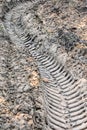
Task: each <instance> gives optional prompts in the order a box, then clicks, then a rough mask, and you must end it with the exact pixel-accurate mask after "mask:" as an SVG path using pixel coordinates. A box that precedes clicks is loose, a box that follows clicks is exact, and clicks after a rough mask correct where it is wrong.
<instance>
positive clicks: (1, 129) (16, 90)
mask: <svg viewBox="0 0 87 130" xmlns="http://www.w3.org/2000/svg"><path fill="white" fill-rule="evenodd" d="M2 3H3V2H2V1H0V10H1V8H2ZM2 13H3V12H1V14H0V17H1V19H2ZM37 19H39V20H40V22H42V23H43V24H44V28H43V30H44V31H45V35H47V37H45V41H46V43H45V44H47V45H46V46H47V47H48V48H47V49H49V48H51V50H50V51H53V53H54V54H55V55H56V56H57V58H58V59H59V61H60V62H61V63H62V64H63V65H64V66H65V67H66V69H68V70H69V71H70V72H71V73H72V75H73V76H74V77H75V78H78V79H82V78H84V79H87V1H86V0H70V1H69V0H61V1H60V0H48V1H47V2H45V3H44V4H42V5H40V6H38V10H37ZM42 27H43V26H42ZM46 38H47V39H46ZM48 43H49V44H48ZM41 81H42V79H41V77H40V74H39V70H38V67H37V62H36V60H35V59H34V58H33V57H32V56H31V55H30V53H29V52H28V51H27V50H26V49H24V48H21V49H20V48H18V46H16V45H15V44H14V43H12V42H11V41H10V39H9V37H8V36H7V34H6V33H5V28H4V26H3V22H2V20H0V130H41V129H43V124H44V118H45V117H44V116H43V114H44V110H43V105H42V102H43V96H42V89H41V88H42V85H41Z"/></svg>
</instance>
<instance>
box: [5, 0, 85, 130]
mask: <svg viewBox="0 0 87 130" xmlns="http://www.w3.org/2000/svg"><path fill="white" fill-rule="evenodd" d="M22 2H23V1H22ZM41 3H42V1H40V2H37V1H33V2H28V3H27V2H25V3H19V4H18V5H17V6H15V7H14V8H12V7H10V9H11V10H10V11H9V12H8V13H6V15H5V20H4V25H5V27H6V29H7V32H8V35H9V36H10V39H11V41H12V42H13V43H15V44H16V45H23V46H24V47H26V48H27V50H28V49H29V51H30V53H31V54H32V56H33V57H34V58H35V59H36V60H37V63H38V68H39V70H40V74H41V77H42V78H47V79H48V82H46V83H45V82H43V95H44V108H45V111H46V115H45V116H46V120H47V124H46V127H47V128H45V129H47V130H48V129H52V130H58V129H59V130H83V129H84V130H86V129H87V116H86V113H87V110H86V109H87V106H86V98H87V86H83V85H82V81H78V80H75V79H74V77H72V75H71V74H70V72H68V71H67V70H66V69H65V67H64V66H62V65H61V64H60V63H59V62H58V61H57V59H56V57H54V56H53V54H51V53H49V51H47V50H46V51H45V50H44V51H42V52H41V51H39V49H38V48H39V45H38V44H37V42H35V41H36V40H37V36H36V35H35V33H32V30H33V32H35V31H37V29H36V28H37V26H40V27H41V25H38V22H37V23H36V21H35V20H34V19H35V12H34V10H33V9H34V7H38V6H37V5H39V4H41ZM10 5H11V3H10V4H9V6H10ZM9 6H8V7H9ZM8 7H7V8H8ZM27 9H29V12H28V14H27V16H26V13H27ZM19 12H20V13H19ZM28 22H30V25H29V24H28ZM33 22H34V23H35V26H33ZM30 26H32V27H31V28H30ZM29 28H30V29H29ZM41 32H42V31H41ZM37 33H40V30H39V31H37Z"/></svg>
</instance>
